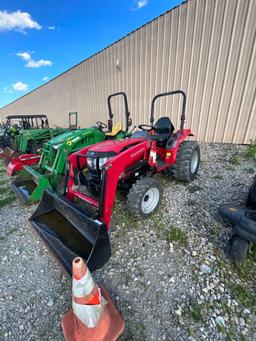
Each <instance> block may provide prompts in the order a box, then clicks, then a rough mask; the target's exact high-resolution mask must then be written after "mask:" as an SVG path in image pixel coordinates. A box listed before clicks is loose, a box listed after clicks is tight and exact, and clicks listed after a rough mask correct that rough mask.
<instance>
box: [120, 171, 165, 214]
mask: <svg viewBox="0 0 256 341" xmlns="http://www.w3.org/2000/svg"><path fill="white" fill-rule="evenodd" d="M162 196H163V189H162V186H161V184H160V182H159V181H158V180H157V179H153V178H150V177H143V178H140V179H139V180H137V181H136V182H135V183H134V184H133V185H132V187H131V189H130V191H129V194H128V196H127V202H126V204H127V208H128V210H129V211H130V212H131V213H132V214H134V215H136V216H140V217H143V218H147V217H148V216H149V215H151V214H152V213H153V212H155V211H156V210H157V209H158V207H159V205H160V202H161V199H162Z"/></svg>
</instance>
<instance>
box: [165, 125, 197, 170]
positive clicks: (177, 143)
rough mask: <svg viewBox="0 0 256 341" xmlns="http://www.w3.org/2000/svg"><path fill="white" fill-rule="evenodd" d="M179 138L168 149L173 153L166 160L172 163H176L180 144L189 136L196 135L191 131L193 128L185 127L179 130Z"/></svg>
mask: <svg viewBox="0 0 256 341" xmlns="http://www.w3.org/2000/svg"><path fill="white" fill-rule="evenodd" d="M177 135H178V138H177V139H176V140H175V141H174V143H173V144H172V147H171V148H170V149H169V150H168V152H170V153H171V155H170V157H169V159H168V160H166V162H168V163H170V164H174V163H175V162H176V158H177V153H178V150H179V147H180V144H181V143H182V142H183V141H184V140H185V139H186V138H187V137H188V136H194V135H193V134H192V133H191V129H183V130H178V131H177Z"/></svg>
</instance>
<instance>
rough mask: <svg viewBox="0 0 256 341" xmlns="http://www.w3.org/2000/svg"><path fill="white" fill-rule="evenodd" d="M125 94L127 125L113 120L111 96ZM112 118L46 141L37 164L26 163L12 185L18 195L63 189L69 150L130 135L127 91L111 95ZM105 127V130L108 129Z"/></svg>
mask: <svg viewBox="0 0 256 341" xmlns="http://www.w3.org/2000/svg"><path fill="white" fill-rule="evenodd" d="M117 96H121V98H123V100H124V106H125V117H126V120H125V121H126V127H125V129H124V130H123V128H122V124H121V123H120V122H116V123H115V124H113V117H114V115H113V113H112V107H111V99H112V98H113V97H117ZM108 109H109V120H108V125H107V124H105V123H103V122H96V126H94V127H91V128H86V129H76V130H71V131H67V132H66V133H64V134H62V135H59V136H57V137H55V138H53V139H51V140H50V141H48V142H47V143H45V144H44V145H43V150H42V153H41V157H40V161H39V164H38V165H35V166H24V167H23V169H22V172H21V173H20V175H19V176H17V178H16V180H15V181H14V182H12V184H11V186H12V189H13V190H14V192H15V193H16V194H17V196H18V198H19V199H21V200H22V201H23V202H25V203H27V204H31V203H34V202H37V201H39V200H40V199H41V198H42V195H43V192H44V190H45V189H46V188H48V189H52V190H60V189H61V188H62V186H63V180H64V179H63V175H64V173H65V168H66V163H67V157H68V155H69V154H71V153H73V152H76V151H78V150H80V149H82V148H85V147H89V146H91V145H92V144H95V143H97V142H100V141H103V140H105V139H120V138H123V137H125V136H128V135H130V132H129V131H128V128H129V126H130V125H131V119H130V117H129V116H130V112H129V109H128V101H127V97H126V94H125V93H123V92H119V93H115V94H112V95H110V96H109V97H108ZM104 129H105V130H104Z"/></svg>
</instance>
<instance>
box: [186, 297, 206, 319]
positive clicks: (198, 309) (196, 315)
mask: <svg viewBox="0 0 256 341" xmlns="http://www.w3.org/2000/svg"><path fill="white" fill-rule="evenodd" d="M187 314H188V315H189V316H190V317H191V318H192V319H193V320H194V321H195V322H202V321H203V313H202V306H201V305H200V304H198V303H197V302H196V301H192V302H191V303H190V305H189V306H188V310H187Z"/></svg>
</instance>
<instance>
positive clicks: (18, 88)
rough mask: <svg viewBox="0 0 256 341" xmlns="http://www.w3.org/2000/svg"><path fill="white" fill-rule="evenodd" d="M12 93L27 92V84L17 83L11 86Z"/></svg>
mask: <svg viewBox="0 0 256 341" xmlns="http://www.w3.org/2000/svg"><path fill="white" fill-rule="evenodd" d="M12 87H13V90H14V91H27V90H28V84H26V83H23V82H17V83H14V84H12Z"/></svg>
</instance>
